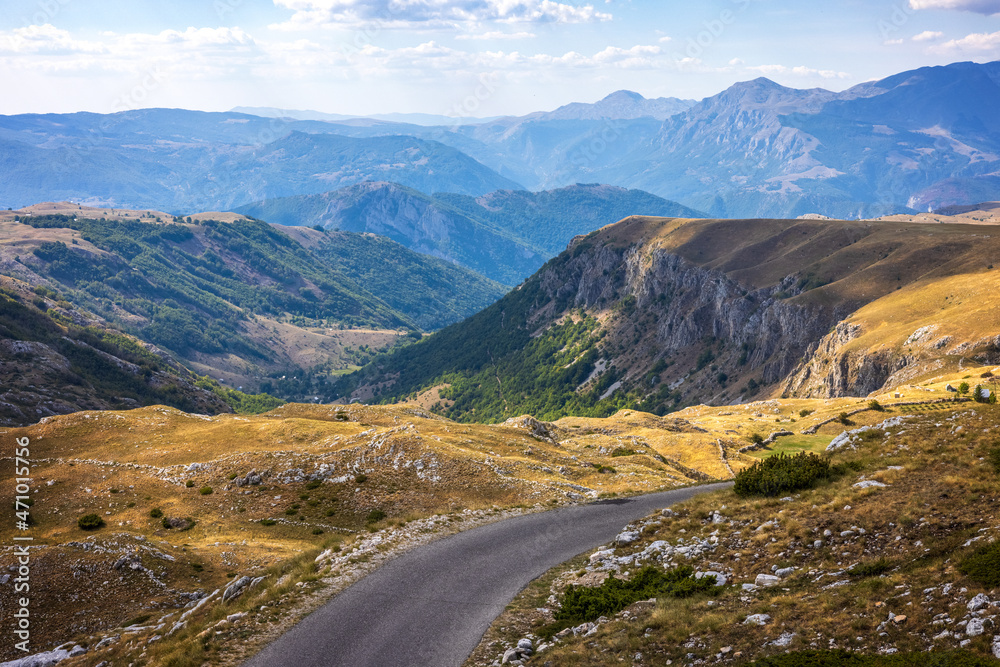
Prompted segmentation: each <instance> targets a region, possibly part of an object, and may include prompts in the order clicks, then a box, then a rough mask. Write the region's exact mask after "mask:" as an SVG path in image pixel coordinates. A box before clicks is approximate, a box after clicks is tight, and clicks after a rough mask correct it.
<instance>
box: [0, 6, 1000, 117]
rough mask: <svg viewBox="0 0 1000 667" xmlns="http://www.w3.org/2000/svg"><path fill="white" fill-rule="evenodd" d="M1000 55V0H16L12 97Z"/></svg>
mask: <svg viewBox="0 0 1000 667" xmlns="http://www.w3.org/2000/svg"><path fill="white" fill-rule="evenodd" d="M963 60H972V61H975V62H988V61H992V60H1000V0H698V1H697V2H691V1H683V2H676V1H674V0H592V1H590V2H587V1H583V0H367V1H363V0H170V1H165V0H4V11H3V12H2V16H0V85H2V90H4V91H5V92H4V94H3V95H2V96H0V114H18V113H66V112H74V111H92V112H98V113H111V112H117V111H125V110H129V109H141V108H147V107H172V108H187V109H200V110H204V111H227V110H229V109H232V108H233V107H237V106H251V107H254V106H256V107H276V108H279V109H284V110H293V109H307V110H315V111H322V112H326V113H339V114H350V115H364V114H375V113H389V112H401V113H412V112H421V113H429V114H439V115H446V116H456V117H486V116H497V115H522V114H526V113H530V112H532V111H544V110H551V109H555V108H556V107H558V106H561V105H563V104H567V103H569V102H594V101H597V100H599V99H601V98H602V97H604V96H605V95H608V94H610V93H612V92H614V91H616V90H621V89H628V90H633V91H635V92H638V93H641V94H642V95H644V96H646V97H650V98H653V97H680V98H687V99H702V98H704V97H707V96H711V95H714V94H717V93H719V92H721V91H722V90H724V89H725V88H727V87H728V86H730V85H732V84H733V83H735V82H737V81H745V80H749V79H754V78H757V77H759V76H766V77H768V78H770V79H772V80H774V81H777V82H778V83H780V84H782V85H786V86H790V87H795V88H814V87H820V88H826V89H829V90H836V91H839V90H843V89H845V88H848V87H850V86H853V85H856V84H858V83H862V82H864V81H869V80H872V79H879V78H882V77H885V76H889V75H892V74H896V73H898V72H902V71H905V70H909V69H914V68H917V67H923V66H928V65H943V64H947V63H951V62H957V61H963Z"/></svg>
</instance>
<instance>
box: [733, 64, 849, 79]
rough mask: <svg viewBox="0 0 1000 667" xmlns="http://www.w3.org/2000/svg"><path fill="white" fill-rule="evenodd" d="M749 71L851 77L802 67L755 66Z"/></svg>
mask: <svg viewBox="0 0 1000 667" xmlns="http://www.w3.org/2000/svg"><path fill="white" fill-rule="evenodd" d="M747 69H748V70H751V71H754V72H761V73H762V74H793V75H795V76H803V77H819V78H821V79H848V78H850V76H851V75H850V74H848V73H847V72H837V71H834V70H829V69H813V68H812V67H804V66H802V65H799V66H797V67H786V66H785V65H754V66H753V67H747Z"/></svg>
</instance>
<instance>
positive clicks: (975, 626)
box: [965, 618, 986, 637]
mask: <svg viewBox="0 0 1000 667" xmlns="http://www.w3.org/2000/svg"><path fill="white" fill-rule="evenodd" d="M985 631H986V625H985V623H984V622H983V619H981V618H972V619H970V620H969V622H968V623H967V624H966V625H965V634H966V635H968V636H969V637H978V636H979V635H981V634H983V632H985Z"/></svg>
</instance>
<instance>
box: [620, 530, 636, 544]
mask: <svg viewBox="0 0 1000 667" xmlns="http://www.w3.org/2000/svg"><path fill="white" fill-rule="evenodd" d="M638 541H639V531H636V530H624V531H622V532H621V533H619V534H618V537H616V538H615V543H617V544H619V545H624V544H632V543H633V542H638Z"/></svg>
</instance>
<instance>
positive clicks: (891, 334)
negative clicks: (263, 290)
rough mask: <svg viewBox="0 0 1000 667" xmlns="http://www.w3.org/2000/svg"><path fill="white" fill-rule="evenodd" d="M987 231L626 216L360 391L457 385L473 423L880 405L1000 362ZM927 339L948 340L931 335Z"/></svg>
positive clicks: (992, 250)
mask: <svg viewBox="0 0 1000 667" xmlns="http://www.w3.org/2000/svg"><path fill="white" fill-rule="evenodd" d="M984 231H988V230H984V228H983V227H978V228H976V227H972V226H963V225H914V224H908V223H894V222H878V223H872V222H844V221H832V220H831V221H826V220H824V221H815V220H808V221H802V220H686V219H675V218H674V219H671V218H648V217H639V216H634V217H630V218H626V219H625V220H622V221H620V222H619V223H617V224H614V225H609V226H607V227H604V228H602V229H600V230H598V231H597V232H594V233H591V234H588V235H587V236H580V237H576V238H575V239H574V240H573V241H572V242H571V243H570V245H569V247H568V248H567V249H566V251H565V252H563V253H562V254H561V255H559V256H558V257H556V258H554V259H552V260H550V261H549V262H548V263H546V264H545V265H544V266H543V267H542V268H541V269H540V270H539V271H538V272H537V273H536V274H535V275H534V276H532V277H531V278H529V279H528V280H527V281H525V283H524V284H523V285H522V286H521V287H519V288H518V289H516V290H514V291H512V292H511V293H509V294H508V295H507V296H505V297H504V298H503V299H501V300H500V301H499V302H497V303H496V304H494V305H493V306H491V307H490V308H489V309H487V310H485V311H483V312H481V313H479V314H477V315H476V316H473V317H472V318H469V319H468V320H466V321H464V322H462V323H459V324H458V325H455V326H454V327H451V328H449V329H448V330H444V331H442V332H441V333H440V334H437V335H436V336H435V337H431V338H430V339H428V340H426V341H425V342H424V344H422V345H421V346H416V347H414V348H413V349H410V350H406V351H402V352H400V353H399V354H398V355H395V356H393V357H389V358H387V359H384V360H380V361H379V363H378V364H377V365H376V366H372V367H369V368H366V369H365V370H364V372H362V373H359V375H358V376H357V378H356V381H357V384H356V385H355V386H354V387H346V388H345V391H346V390H350V391H353V389H354V388H356V387H357V386H365V385H368V386H382V387H388V389H387V392H388V393H387V394H382V395H381V396H382V398H383V399H385V400H391V399H392V398H393V397H400V396H406V395H407V394H409V393H412V392H414V391H418V390H420V391H423V390H426V389H428V388H431V387H436V386H442V385H445V384H447V385H449V388H448V390H447V391H446V392H445V394H446V395H444V394H443V395H442V398H447V400H449V401H453V403H452V404H451V405H452V406H453V407H445V408H442V409H443V411H444V412H445V414H448V415H449V416H452V417H455V418H462V419H469V420H480V419H497V418H500V417H503V418H506V417H507V416H511V413H513V412H514V411H515V410H516V411H517V412H516V413H515V414H521V413H525V412H531V411H532V410H536V411H537V410H539V409H540V410H543V411H544V412H545V414H547V415H550V416H551V417H552V418H555V417H557V416H559V415H562V414H575V413H581V414H582V413H587V414H591V413H595V412H596V413H600V412H604V413H610V412H613V411H614V410H615V409H618V408H621V407H626V406H627V407H636V408H638V409H640V410H644V411H647V412H656V413H658V414H664V413H666V412H669V411H671V410H675V409H677V408H679V407H680V406H682V405H692V404H698V403H704V404H709V405H723V404H732V403H739V402H745V401H749V400H754V398H763V397H765V396H781V395H786V396H789V397H807V396H810V397H836V396H849V395H853V396H864V395H867V394H868V393H870V392H873V391H876V390H879V389H883V388H889V387H892V386H895V385H898V384H902V383H912V382H915V381H916V380H918V379H922V378H923V377H924V376H927V375H928V374H930V373H933V372H934V371H935V370H937V369H941V368H944V367H949V368H950V367H952V366H955V367H960V364H962V363H964V362H963V361H962V360H963V359H968V360H969V361H971V360H972V359H978V360H981V361H982V360H985V359H992V358H994V357H995V358H997V360H998V361H1000V352H998V350H1000V345H998V344H997V341H996V340H995V339H996V338H997V334H998V332H1000V313H998V312H996V311H997V309H996V308H992V307H991V304H992V303H993V296H992V295H993V294H995V291H996V290H997V289H1000V271H993V270H992V268H991V266H992V261H993V258H994V257H997V256H1000V235H996V237H994V235H993V234H991V233H984ZM924 327H939V329H926V331H935V332H937V333H935V334H934V335H930V334H927V333H924V334H921V335H915V334H916V332H917V331H918V330H920V329H922V328H924ZM942 341H944V342H942ZM501 393H502V396H501V395H500V394H501ZM538 396H542V399H538V398H537V397H538ZM484 415H485V416H484Z"/></svg>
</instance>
